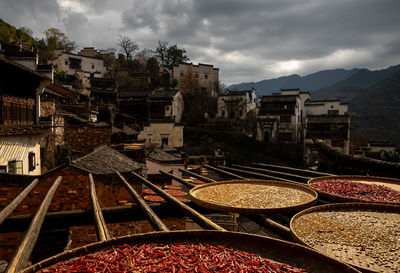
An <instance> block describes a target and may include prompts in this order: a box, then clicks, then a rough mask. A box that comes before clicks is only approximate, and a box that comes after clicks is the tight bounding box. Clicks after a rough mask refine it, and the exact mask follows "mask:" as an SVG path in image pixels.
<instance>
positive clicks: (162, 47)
mask: <svg viewBox="0 0 400 273" xmlns="http://www.w3.org/2000/svg"><path fill="white" fill-rule="evenodd" d="M155 53H156V56H157V58H158V60H159V61H160V63H161V65H162V66H168V67H171V66H174V65H179V64H180V63H182V62H187V61H189V60H190V59H189V58H188V56H187V55H186V50H185V49H184V48H178V46H177V45H176V44H175V45H172V46H169V42H167V41H160V40H159V41H158V45H157V47H156V50H155Z"/></svg>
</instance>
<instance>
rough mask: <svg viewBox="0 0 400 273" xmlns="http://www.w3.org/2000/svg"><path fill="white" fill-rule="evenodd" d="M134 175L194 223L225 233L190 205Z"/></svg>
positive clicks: (135, 174)
mask: <svg viewBox="0 0 400 273" xmlns="http://www.w3.org/2000/svg"><path fill="white" fill-rule="evenodd" d="M132 174H133V175H134V176H135V177H136V178H137V179H138V180H140V181H141V182H142V183H143V184H145V185H146V186H147V187H148V188H150V189H152V190H153V191H154V192H156V193H157V194H158V195H160V196H161V197H162V198H164V199H165V200H167V201H168V202H170V203H171V204H172V205H173V206H174V207H176V208H177V209H179V210H181V211H182V212H184V213H185V214H186V215H187V216H188V217H189V218H191V219H192V220H193V221H195V222H196V223H197V224H199V225H200V226H202V227H203V228H207V229H213V230H222V231H225V229H224V228H222V227H220V226H219V225H217V224H216V223H214V222H213V221H211V220H210V219H208V218H207V217H205V216H204V215H202V214H200V213H198V212H197V211H195V210H194V209H192V208H191V207H189V206H188V205H186V204H184V203H182V202H181V201H179V200H178V199H176V198H175V197H173V196H171V195H169V194H168V193H166V192H165V191H163V190H162V189H160V188H158V187H157V186H156V185H154V184H153V183H151V182H150V181H148V180H147V179H145V178H144V177H142V176H140V175H138V174H137V173H134V172H132Z"/></svg>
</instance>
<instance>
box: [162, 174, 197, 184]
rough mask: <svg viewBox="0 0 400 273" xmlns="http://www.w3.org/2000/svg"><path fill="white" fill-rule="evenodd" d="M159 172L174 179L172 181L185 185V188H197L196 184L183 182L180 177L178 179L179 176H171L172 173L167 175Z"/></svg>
mask: <svg viewBox="0 0 400 273" xmlns="http://www.w3.org/2000/svg"><path fill="white" fill-rule="evenodd" d="M159 172H160V173H161V174H163V175H166V176H168V177H169V178H172V179H173V180H175V181H178V182H179V183H181V184H183V185H185V186H187V187H189V188H194V187H196V185H195V184H193V183H190V182H188V181H185V180H183V179H182V178H179V177H177V176H175V175H173V174H170V173H167V172H164V171H159Z"/></svg>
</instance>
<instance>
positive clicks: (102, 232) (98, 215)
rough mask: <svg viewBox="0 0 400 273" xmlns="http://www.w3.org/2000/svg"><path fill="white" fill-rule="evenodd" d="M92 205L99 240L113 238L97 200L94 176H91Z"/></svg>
mask: <svg viewBox="0 0 400 273" xmlns="http://www.w3.org/2000/svg"><path fill="white" fill-rule="evenodd" d="M89 188H90V203H91V204H92V209H93V216H94V220H95V225H96V232H97V239H99V241H105V240H108V239H110V238H111V236H110V233H109V232H108V228H107V224H106V222H105V221H104V217H103V213H102V212H101V208H100V204H99V201H98V200H97V194H96V186H95V185H94V181H93V175H92V174H91V173H90V174H89Z"/></svg>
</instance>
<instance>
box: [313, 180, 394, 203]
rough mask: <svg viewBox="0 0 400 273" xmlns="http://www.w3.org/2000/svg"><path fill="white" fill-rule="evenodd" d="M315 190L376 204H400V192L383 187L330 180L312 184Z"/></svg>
mask: <svg viewBox="0 0 400 273" xmlns="http://www.w3.org/2000/svg"><path fill="white" fill-rule="evenodd" d="M310 186H311V187H312V188H314V189H317V190H320V191H323V192H326V193H329V194H332V195H336V196H341V197H349V198H355V199H360V200H363V201H374V202H394V203H400V192H399V191H396V190H394V189H391V188H389V187H386V186H383V185H376V184H373V183H362V182H355V181H348V180H337V179H329V180H323V181H320V182H316V183H312V184H310Z"/></svg>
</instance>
